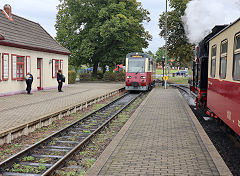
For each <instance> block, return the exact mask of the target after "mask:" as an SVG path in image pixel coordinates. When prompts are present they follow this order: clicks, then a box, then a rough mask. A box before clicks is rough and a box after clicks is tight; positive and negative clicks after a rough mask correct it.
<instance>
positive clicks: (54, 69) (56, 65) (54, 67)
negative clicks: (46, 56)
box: [52, 59, 60, 78]
mask: <svg viewBox="0 0 240 176" xmlns="http://www.w3.org/2000/svg"><path fill="white" fill-rule="evenodd" d="M59 66H60V65H59V60H56V59H53V60H52V78H56V77H57V72H58V70H59V69H60V68H59Z"/></svg>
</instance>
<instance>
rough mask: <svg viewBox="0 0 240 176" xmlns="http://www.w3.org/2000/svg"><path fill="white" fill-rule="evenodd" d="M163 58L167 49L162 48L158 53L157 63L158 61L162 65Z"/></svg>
mask: <svg viewBox="0 0 240 176" xmlns="http://www.w3.org/2000/svg"><path fill="white" fill-rule="evenodd" d="M163 56H165V48H163V47H160V48H158V50H157V51H156V61H157V63H159V64H162V58H163Z"/></svg>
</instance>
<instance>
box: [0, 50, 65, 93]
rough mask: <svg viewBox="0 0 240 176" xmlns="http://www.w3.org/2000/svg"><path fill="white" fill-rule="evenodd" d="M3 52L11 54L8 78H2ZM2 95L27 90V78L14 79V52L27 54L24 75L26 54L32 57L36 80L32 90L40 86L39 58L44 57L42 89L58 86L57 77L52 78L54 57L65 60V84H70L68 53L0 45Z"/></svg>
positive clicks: (20, 54) (33, 72) (0, 86)
mask: <svg viewBox="0 0 240 176" xmlns="http://www.w3.org/2000/svg"><path fill="white" fill-rule="evenodd" d="M2 53H8V54H9V77H8V80H6V81H3V80H2V77H3V76H2V73H3V72H2V70H3V65H2V64H3V63H2ZM0 54H1V60H0V77H1V80H2V81H0V96H3V95H10V94H15V93H22V92H25V90H26V82H25V80H23V81H19V80H12V57H11V55H12V54H16V55H19V56H25V63H24V65H25V66H24V67H25V68H24V70H25V71H24V75H26V56H30V57H31V74H32V75H33V78H34V81H33V84H32V90H33V91H36V90H37V87H38V81H37V58H41V59H42V64H41V67H42V70H41V82H42V85H41V87H42V89H51V88H57V85H58V84H57V80H56V78H52V59H56V60H63V69H62V71H63V75H64V76H65V77H66V82H65V85H67V84H68V56H67V55H60V54H54V53H47V52H40V51H33V50H27V49H21V48H15V47H8V46H0Z"/></svg>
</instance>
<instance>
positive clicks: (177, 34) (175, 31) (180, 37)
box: [159, 0, 193, 63]
mask: <svg viewBox="0 0 240 176" xmlns="http://www.w3.org/2000/svg"><path fill="white" fill-rule="evenodd" d="M188 2H189V0H181V1H180V0H170V7H171V11H169V12H168V13H167V47H168V54H169V56H170V57H171V58H178V60H180V62H183V63H187V62H189V61H190V60H191V59H192V57H193V51H192V46H191V44H189V43H188V41H187V37H186V35H185V31H184V26H183V22H182V16H183V15H184V11H185V9H186V5H187V3H188ZM165 18H166V12H164V13H162V14H161V15H160V18H159V28H160V30H161V32H160V36H161V37H164V38H165V29H166V25H165V24H166V23H165Z"/></svg>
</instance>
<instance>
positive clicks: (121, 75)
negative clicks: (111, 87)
mask: <svg viewBox="0 0 240 176" xmlns="http://www.w3.org/2000/svg"><path fill="white" fill-rule="evenodd" d="M115 77H116V81H124V80H125V73H124V72H115Z"/></svg>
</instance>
